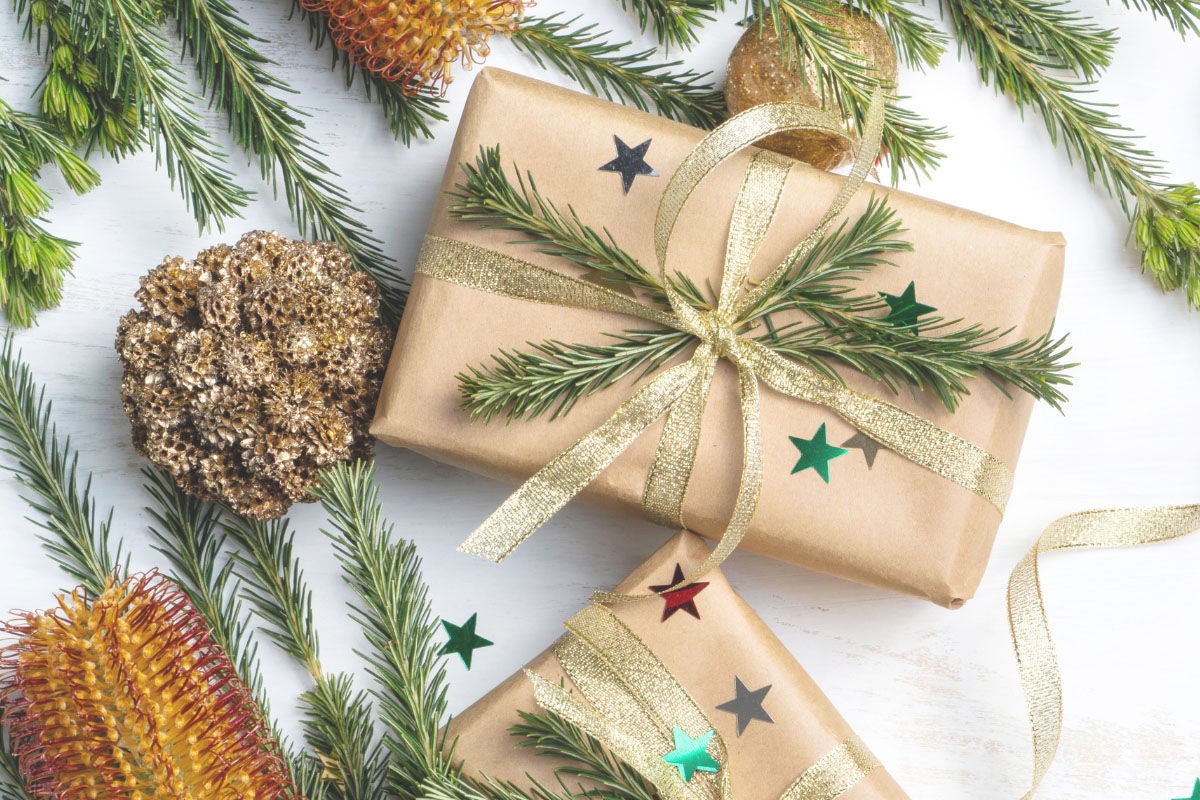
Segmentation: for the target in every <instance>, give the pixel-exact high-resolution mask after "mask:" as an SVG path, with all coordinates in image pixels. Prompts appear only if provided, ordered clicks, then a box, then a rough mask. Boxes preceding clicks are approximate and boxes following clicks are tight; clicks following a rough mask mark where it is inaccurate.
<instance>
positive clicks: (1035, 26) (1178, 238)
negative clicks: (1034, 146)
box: [942, 0, 1200, 307]
mask: <svg viewBox="0 0 1200 800" xmlns="http://www.w3.org/2000/svg"><path fill="white" fill-rule="evenodd" d="M942 5H943V7H944V8H945V9H946V11H947V12H948V14H949V16H950V19H951V20H952V21H953V23H954V26H955V29H956V31H957V34H958V38H959V41H960V43H961V44H962V46H963V47H964V48H965V49H966V50H967V51H968V52H969V53H971V54H972V55H973V56H974V58H975V61H976V63H977V64H978V66H979V73H980V76H981V77H982V79H983V80H984V82H985V83H988V84H990V85H992V86H995V87H996V89H997V90H998V91H1000V92H1002V93H1004V94H1005V95H1007V96H1008V97H1010V98H1012V100H1013V101H1014V102H1015V103H1016V104H1017V105H1018V106H1019V107H1021V108H1022V109H1025V108H1032V109H1034V110H1035V111H1037V112H1038V115H1039V116H1041V117H1042V120H1043V122H1045V124H1046V128H1047V130H1048V131H1049V133H1050V137H1051V139H1052V140H1053V141H1054V142H1055V143H1056V144H1058V143H1060V142H1061V143H1062V145H1063V147H1064V148H1065V149H1066V151H1067V153H1068V155H1069V156H1070V157H1071V158H1072V159H1078V160H1079V161H1080V162H1081V163H1082V164H1083V167H1084V170H1085V171H1086V172H1087V176H1088V179H1089V180H1090V181H1092V182H1093V183H1095V184H1098V185H1100V186H1103V187H1104V188H1105V189H1106V190H1107V191H1108V192H1109V194H1111V195H1112V196H1113V197H1114V198H1115V199H1116V200H1117V201H1118V202H1119V203H1120V204H1121V208H1122V209H1123V210H1124V211H1125V212H1126V214H1128V215H1129V216H1130V219H1131V221H1132V228H1131V236H1132V238H1133V240H1134V241H1135V242H1136V244H1137V246H1138V248H1139V249H1140V250H1141V252H1142V267H1143V269H1144V270H1146V271H1149V272H1150V273H1151V274H1152V275H1154V277H1155V279H1156V280H1157V281H1158V283H1159V285H1160V286H1161V287H1162V288H1163V289H1164V290H1168V291H1170V290H1174V289H1180V288H1182V289H1183V290H1184V291H1185V292H1186V294H1187V298H1188V302H1189V303H1190V304H1191V305H1192V306H1193V307H1200V192H1197V189H1196V187H1195V185H1194V184H1171V183H1168V182H1165V181H1164V180H1163V174H1162V165H1161V163H1160V162H1158V161H1157V160H1156V159H1155V158H1154V157H1153V155H1152V154H1151V153H1150V151H1149V150H1147V149H1145V148H1144V147H1142V146H1140V145H1139V144H1138V143H1137V137H1136V136H1135V135H1134V134H1133V132H1132V131H1130V130H1129V129H1128V128H1126V127H1125V126H1123V125H1122V124H1121V123H1120V122H1119V121H1118V120H1117V118H1116V116H1115V115H1114V114H1113V113H1112V110H1111V109H1112V107H1111V106H1110V105H1107V104H1103V103H1098V102H1095V101H1092V100H1090V99H1088V98H1087V95H1088V94H1089V93H1090V92H1091V91H1092V89H1091V87H1092V85H1093V84H1092V80H1093V79H1094V77H1095V76H1097V75H1099V73H1100V72H1101V71H1103V69H1104V67H1105V66H1107V64H1108V58H1109V55H1110V54H1111V49H1112V44H1111V32H1107V31H1101V30H1099V29H1097V28H1095V27H1094V26H1091V25H1089V24H1085V23H1083V22H1082V21H1081V20H1079V19H1078V18H1077V17H1075V16H1074V15H1073V14H1072V13H1071V12H1070V11H1067V10H1063V9H1060V8H1059V7H1058V6H1059V4H1058V3H1053V2H1048V1H1047V0H1002V2H994V3H976V2H971V1H970V0H942ZM1068 41H1069V42H1074V46H1071V47H1068V46H1066V45H1065V43H1066V42H1068ZM1055 42H1058V44H1057V45H1055V44H1054V43H1055ZM1064 75H1066V77H1064Z"/></svg>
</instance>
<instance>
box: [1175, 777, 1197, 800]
mask: <svg viewBox="0 0 1200 800" xmlns="http://www.w3.org/2000/svg"><path fill="white" fill-rule="evenodd" d="M1176 800H1200V778H1197V779H1196V788H1195V789H1192V796H1191V797H1179V798H1176Z"/></svg>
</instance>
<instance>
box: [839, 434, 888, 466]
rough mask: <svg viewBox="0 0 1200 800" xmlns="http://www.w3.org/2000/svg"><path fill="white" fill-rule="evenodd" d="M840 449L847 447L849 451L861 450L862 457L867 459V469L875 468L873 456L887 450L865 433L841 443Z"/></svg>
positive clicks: (855, 435)
mask: <svg viewBox="0 0 1200 800" xmlns="http://www.w3.org/2000/svg"><path fill="white" fill-rule="evenodd" d="M842 447H847V448H849V449H851V450H862V452H863V457H864V458H865V459H867V469H871V468H873V467H874V466H875V456H877V455H879V451H880V450H885V449H887V448H885V447H884V446H883V445H881V444H880V443H879V442H877V441H875V440H874V439H872V438H871V437H870V436H867V435H866V434H865V433H856V434H854V435H853V436H851V437H850V438H849V439H847V440H846V441H844V442H842Z"/></svg>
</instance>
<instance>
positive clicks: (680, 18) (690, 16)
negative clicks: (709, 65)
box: [620, 0, 725, 48]
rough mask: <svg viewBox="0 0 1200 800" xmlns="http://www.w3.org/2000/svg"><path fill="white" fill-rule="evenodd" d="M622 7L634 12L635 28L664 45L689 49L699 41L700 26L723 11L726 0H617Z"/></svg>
mask: <svg viewBox="0 0 1200 800" xmlns="http://www.w3.org/2000/svg"><path fill="white" fill-rule="evenodd" d="M620 3H621V8H623V9H626V10H627V11H632V12H633V13H635V14H637V20H638V27H640V28H641V29H642V32H643V33H645V32H646V31H647V30H649V29H653V31H654V35H655V37H656V38H657V39H658V40H659V41H660V42H662V43H663V45H665V46H667V47H672V46H674V47H683V48H690V47H691V46H692V45H694V44H696V43H697V42H698V41H699V28H701V27H702V26H703V25H704V23H706V22H710V21H712V20H713V19H714V14H715V13H717V12H721V11H724V10H725V0H620Z"/></svg>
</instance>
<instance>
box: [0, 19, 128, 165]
mask: <svg viewBox="0 0 1200 800" xmlns="http://www.w3.org/2000/svg"><path fill="white" fill-rule="evenodd" d="M13 6H14V9H15V11H16V13H17V15H18V16H19V17H21V18H23V19H24V20H25V38H27V39H28V40H30V41H31V42H34V44H35V45H36V46H37V49H38V51H39V52H40V53H41V54H42V55H43V56H44V57H45V58H46V60H47V62H48V66H47V71H46V76H45V78H44V79H43V81H42V86H41V97H40V101H39V103H40V107H41V113H42V116H43V117H44V118H45V119H46V120H47V121H48V122H50V123H52V124H53V125H54V126H55V127H56V128H57V129H58V130H59V131H61V132H62V134H63V135H64V136H66V137H67V138H68V139H69V140H70V141H71V142H72V143H73V144H77V145H85V146H86V147H87V150H88V151H89V152H90V151H91V150H93V149H99V150H100V151H101V152H105V153H108V154H109V155H111V156H113V157H114V158H121V157H123V156H127V155H129V154H130V153H133V152H134V151H136V150H138V149H140V148H141V146H142V145H143V144H144V143H145V141H146V139H145V136H144V134H143V132H142V129H141V126H140V124H139V122H138V110H137V105H136V103H135V102H134V98H133V97H131V96H129V95H124V94H116V95H114V94H112V93H111V92H110V91H109V87H107V86H105V85H104V84H103V83H102V82H101V80H100V77H101V75H100V69H99V66H98V65H97V59H96V53H95V48H97V47H101V46H103V40H102V39H100V38H92V39H91V40H90V41H87V42H85V41H83V39H82V38H81V37H79V36H78V35H77V32H76V31H75V30H74V29H73V27H72V22H71V16H72V13H73V11H72V8H71V6H70V5H69V4H68V3H67V2H64V0H14V3H13Z"/></svg>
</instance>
